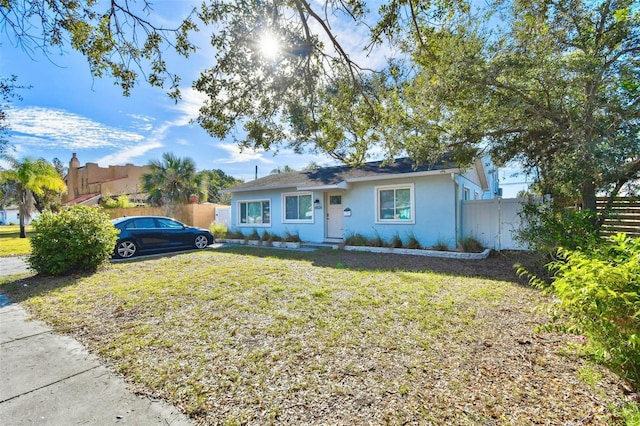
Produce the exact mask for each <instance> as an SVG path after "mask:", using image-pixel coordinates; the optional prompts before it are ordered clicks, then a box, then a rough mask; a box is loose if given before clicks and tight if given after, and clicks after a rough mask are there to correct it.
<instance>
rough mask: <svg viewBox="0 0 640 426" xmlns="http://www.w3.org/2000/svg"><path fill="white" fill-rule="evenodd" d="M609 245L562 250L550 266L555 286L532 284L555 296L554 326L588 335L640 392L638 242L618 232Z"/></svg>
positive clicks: (605, 361)
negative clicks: (582, 249) (587, 249)
mask: <svg viewBox="0 0 640 426" xmlns="http://www.w3.org/2000/svg"><path fill="white" fill-rule="evenodd" d="M611 243H612V244H605V245H603V246H601V247H599V248H597V249H594V250H591V251H577V250H566V249H560V250H559V251H558V253H559V255H560V256H561V257H560V259H559V260H556V261H554V262H552V263H550V264H549V269H550V270H551V271H552V272H553V273H554V277H553V282H552V284H551V286H547V285H546V283H545V282H544V281H542V280H538V279H534V280H533V283H534V284H536V285H538V286H540V287H543V288H544V289H545V292H547V293H552V294H555V295H556V296H557V299H556V301H555V302H552V303H553V304H552V305H551V312H552V313H553V320H554V323H552V325H553V326H555V328H556V329H561V330H564V331H567V332H572V333H577V334H583V335H585V336H586V337H587V339H588V344H589V349H590V350H591V351H592V353H593V354H594V356H595V357H596V359H597V360H598V361H600V362H601V363H603V364H604V365H606V366H608V367H609V368H610V369H611V370H612V371H614V372H615V373H617V374H618V375H619V376H621V377H622V378H623V379H625V380H627V381H628V382H629V383H630V384H631V385H632V386H633V387H634V388H635V389H638V388H639V387H640V239H631V238H629V237H627V236H626V235H624V234H618V235H617V236H615V237H612V238H611ZM564 318H566V321H568V323H567V324H568V325H563V324H562V323H561V319H564Z"/></svg>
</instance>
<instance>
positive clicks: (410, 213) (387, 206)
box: [376, 184, 415, 223]
mask: <svg viewBox="0 0 640 426" xmlns="http://www.w3.org/2000/svg"><path fill="white" fill-rule="evenodd" d="M413 192H414V190H413V184H408V185H401V186H379V187H376V222H379V223H385V222H395V223H415V206H414V195H413Z"/></svg>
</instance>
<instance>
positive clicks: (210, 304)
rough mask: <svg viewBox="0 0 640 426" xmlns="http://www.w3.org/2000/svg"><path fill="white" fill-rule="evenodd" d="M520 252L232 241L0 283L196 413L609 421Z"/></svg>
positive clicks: (473, 421) (599, 391)
mask: <svg viewBox="0 0 640 426" xmlns="http://www.w3.org/2000/svg"><path fill="white" fill-rule="evenodd" d="M529 260H530V259H528V258H527V257H526V255H525V254H522V253H507V254H492V255H491V256H490V257H489V258H487V259H483V260H463V259H441V258H430V257H415V256H399V255H382V254H377V253H355V252H344V251H339V250H320V251H316V252H296V251H288V250H268V249H264V248H262V249H260V248H252V247H248V246H236V247H229V248H224V249H218V250H207V251H204V252H197V253H187V254H180V255H174V256H169V257H164V258H156V259H152V260H145V261H139V262H129V263H126V264H124V263H123V264H112V265H110V266H109V267H107V268H106V269H105V270H102V271H100V272H98V273H96V274H93V275H91V276H76V277H68V278H45V277H27V278H24V279H20V280H17V281H7V279H5V280H4V281H0V282H3V283H4V284H3V285H2V286H1V287H0V292H2V293H5V294H8V295H9V297H10V298H11V299H12V300H14V301H20V302H23V305H24V306H25V307H26V308H27V309H29V310H30V311H31V312H33V313H34V314H35V315H36V316H38V317H39V318H42V319H44V320H45V321H46V322H47V323H49V324H51V325H52V326H54V327H55V328H56V329H57V330H60V331H62V332H65V333H69V334H71V335H73V336H74V337H76V338H77V339H79V340H80V341H81V342H83V344H85V345H86V346H87V348H89V350H91V351H92V352H94V353H96V354H98V355H99V356H100V357H102V358H103V359H104V360H105V361H106V362H107V363H108V364H109V365H111V366H112V367H113V368H114V369H115V370H116V371H118V372H119V373H121V374H122V375H123V376H124V377H125V378H126V379H127V380H128V382H129V383H130V385H131V386H132V387H133V388H134V389H135V390H136V391H137V392H139V393H142V394H147V395H151V396H154V397H159V398H164V399H166V400H168V401H169V402H171V403H174V404H176V406H178V407H179V408H180V409H182V410H183V411H185V412H187V413H188V414H189V415H191V416H192V417H193V418H194V420H196V421H197V422H199V423H202V424H256V425H257V424H260V425H262V424H311V425H321V424H322V425H325V424H416V425H418V424H419V425H423V424H438V425H439V424H443V425H444V424H456V425H477V424H485V425H512V424H514V425H515V424H518V425H520V424H594V425H595V424H620V423H621V417H620V407H621V406H623V405H624V404H629V402H630V401H631V400H632V398H633V395H629V394H627V393H625V388H624V387H623V386H622V384H621V383H619V381H618V379H617V378H616V377H615V376H614V375H612V374H610V373H609V372H608V371H606V370H604V369H602V368H600V367H598V366H595V365H593V364H592V363H590V362H589V361H588V360H587V359H586V358H582V357H580V356H579V344H580V343H581V339H580V338H579V337H571V336H565V335H560V334H553V333H535V332H534V330H535V328H536V327H537V326H538V325H541V324H543V323H544V322H545V321H546V318H545V317H544V315H542V314H541V313H538V312H536V311H535V307H536V306H539V305H540V304H541V303H543V302H544V301H545V299H544V297H543V296H541V295H540V293H539V292H538V291H536V290H534V289H532V288H530V287H528V286H526V285H523V283H522V282H521V281H520V279H519V278H518V277H517V276H516V274H515V271H514V269H513V263H514V262H516V261H520V262H522V261H524V262H527V261H529ZM530 266H532V267H535V266H536V265H535V263H532V264H531V265H530Z"/></svg>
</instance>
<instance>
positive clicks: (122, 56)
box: [0, 0, 197, 99]
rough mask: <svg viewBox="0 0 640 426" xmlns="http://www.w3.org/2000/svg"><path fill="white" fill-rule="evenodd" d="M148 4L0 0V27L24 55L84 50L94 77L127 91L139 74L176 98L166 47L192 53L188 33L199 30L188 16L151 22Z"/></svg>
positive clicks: (116, 0)
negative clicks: (174, 21) (171, 21)
mask: <svg viewBox="0 0 640 426" xmlns="http://www.w3.org/2000/svg"><path fill="white" fill-rule="evenodd" d="M151 13H152V6H151V2H149V1H147V0H143V1H141V2H135V1H126V0H124V1H120V0H111V1H109V2H98V1H95V0H89V1H82V2H81V1H63V0H50V1H38V0H2V1H0V15H1V16H2V28H3V30H4V31H5V33H6V34H7V35H8V36H9V39H10V41H11V42H12V43H14V44H15V45H17V46H20V47H21V48H22V49H23V50H24V51H25V52H27V53H28V54H32V53H33V52H34V51H41V52H43V53H45V54H47V55H50V54H52V53H53V52H52V49H55V48H58V49H61V50H62V49H63V48H64V47H66V46H69V47H71V48H72V49H74V50H76V51H78V52H80V53H82V54H83V55H84V56H85V57H86V58H87V62H88V63H89V69H90V70H91V74H92V75H93V76H95V77H103V76H111V77H113V78H114V80H115V82H116V84H118V85H119V86H120V87H121V88H122V91H123V93H124V94H125V95H129V94H130V93H131V89H132V88H133V87H134V85H135V83H136V81H137V80H138V78H139V74H140V73H142V74H143V76H144V78H145V79H146V81H147V82H149V84H151V85H153V86H158V87H164V85H165V83H167V82H168V83H169V87H170V93H169V94H170V96H171V97H172V98H174V99H177V98H178V97H179V93H180V92H179V89H178V83H179V82H180V77H179V76H178V75H176V74H172V73H171V72H170V70H169V68H168V67H167V63H166V61H165V58H164V51H165V50H166V48H167V47H171V48H173V49H174V50H175V51H176V52H177V53H178V54H179V55H182V56H184V57H188V56H189V54H190V53H192V52H194V51H195V46H194V45H193V44H192V43H191V42H190V41H189V33H190V32H191V31H195V30H197V28H196V25H195V23H194V22H193V20H192V19H191V15H189V16H187V17H185V19H184V20H183V21H182V22H181V23H179V24H178V25H177V26H176V27H175V28H167V27H163V26H161V25H159V24H157V23H154V22H152V20H151V19H150V15H151Z"/></svg>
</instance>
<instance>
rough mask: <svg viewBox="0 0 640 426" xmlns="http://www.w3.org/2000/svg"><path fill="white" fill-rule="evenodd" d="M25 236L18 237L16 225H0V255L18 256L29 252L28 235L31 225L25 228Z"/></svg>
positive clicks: (18, 232) (18, 229)
mask: <svg viewBox="0 0 640 426" xmlns="http://www.w3.org/2000/svg"><path fill="white" fill-rule="evenodd" d="M26 232H27V238H20V227H19V226H18V225H2V226H0V257H2V256H18V255H26V254H29V253H31V244H30V243H29V241H30V240H29V236H30V233H31V227H30V226H28V227H27V229H26Z"/></svg>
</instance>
